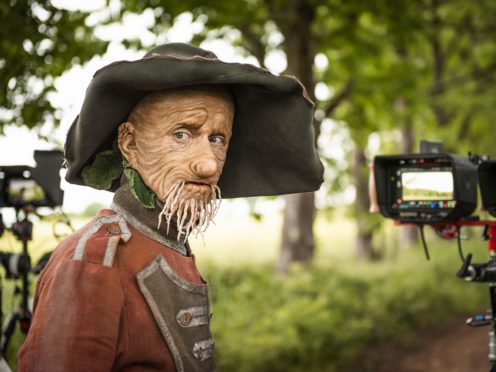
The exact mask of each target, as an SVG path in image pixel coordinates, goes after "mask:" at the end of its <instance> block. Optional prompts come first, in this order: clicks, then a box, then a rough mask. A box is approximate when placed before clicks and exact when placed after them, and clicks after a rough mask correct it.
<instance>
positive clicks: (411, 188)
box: [374, 153, 496, 224]
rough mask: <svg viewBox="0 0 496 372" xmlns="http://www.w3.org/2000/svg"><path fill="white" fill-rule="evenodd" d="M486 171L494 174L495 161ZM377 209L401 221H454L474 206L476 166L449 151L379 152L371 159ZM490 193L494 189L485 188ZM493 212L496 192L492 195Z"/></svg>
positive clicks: (475, 202) (466, 213)
mask: <svg viewBox="0 0 496 372" xmlns="http://www.w3.org/2000/svg"><path fill="white" fill-rule="evenodd" d="M494 170H495V172H494V176H493V173H492V169H491V170H488V172H489V173H491V177H496V164H495V167H494ZM374 178H375V185H376V193H377V203H378V206H379V210H380V212H381V214H382V215H383V216H384V217H388V218H392V219H395V220H398V221H400V222H404V223H418V224H433V223H438V222H443V221H456V220H459V219H460V218H463V217H467V216H469V215H470V214H472V213H473V211H474V210H475V207H476V205H477V184H478V172H477V165H476V164H474V162H472V161H471V160H470V159H469V158H466V157H461V156H458V155H453V154H449V153H421V154H404V155H382V156H376V157H375V159H374ZM488 193H489V194H491V195H492V194H493V193H494V192H491V191H488ZM493 204H494V208H495V211H496V195H495V198H494V203H493Z"/></svg>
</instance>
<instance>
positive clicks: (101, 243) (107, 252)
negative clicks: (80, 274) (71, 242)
mask: <svg viewBox="0 0 496 372" xmlns="http://www.w3.org/2000/svg"><path fill="white" fill-rule="evenodd" d="M130 238H131V231H130V230H129V228H128V226H127V223H126V221H125V220H124V217H122V216H121V215H120V214H113V215H110V216H100V217H97V218H96V219H95V222H94V223H93V224H92V225H90V226H89V227H88V228H87V229H86V230H85V231H84V232H83V233H82V235H81V237H80V238H79V240H78V242H77V243H76V247H75V249H74V256H73V259H74V260H76V261H85V262H92V263H98V264H102V265H103V266H107V267H112V264H113V262H114V257H115V252H116V249H117V245H118V244H119V242H121V241H122V242H124V243H126V242H127V241H128V240H129V239H130Z"/></svg>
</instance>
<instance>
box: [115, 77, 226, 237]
mask: <svg viewBox="0 0 496 372" xmlns="http://www.w3.org/2000/svg"><path fill="white" fill-rule="evenodd" d="M233 117H234V105H233V103H232V100H231V98H230V96H229V95H228V94H226V93H225V92H224V91H222V90H219V89H212V88H209V87H189V88H181V89H177V90H169V91H161V92H156V93H150V94H148V95H147V96H145V98H143V99H142V100H141V101H140V102H139V103H138V104H137V105H136V107H135V108H134V109H133V111H132V112H131V114H130V115H129V119H128V122H125V123H123V124H121V126H120V127H119V136H118V143H119V148H120V150H121V152H122V154H123V155H124V157H125V158H126V159H127V160H128V162H129V164H130V166H131V167H132V168H134V169H135V170H136V171H138V173H139V174H140V175H141V177H142V179H143V181H144V182H145V184H146V185H147V186H148V187H149V188H150V189H151V190H152V191H153V192H154V193H155V194H156V195H157V198H158V199H159V200H160V201H161V202H163V203H164V205H165V206H164V211H163V215H164V216H165V217H166V220H167V222H168V223H169V222H170V218H171V216H172V215H174V214H177V217H178V226H179V228H181V226H182V224H181V220H183V223H184V222H185V221H186V222H187V224H189V225H195V224H199V225H200V226H201V224H202V223H203V224H205V223H207V224H208V221H209V220H210V219H211V217H212V214H213V213H214V212H215V209H216V206H215V199H216V198H217V197H219V198H220V193H219V192H218V191H217V190H218V188H217V186H216V184H217V182H218V180H219V177H220V175H221V172H222V167H223V166H224V161H225V158H226V152H227V147H228V144H229V140H230V138H231V133H232V122H233ZM212 202H213V203H212ZM166 207H167V208H166ZM189 230H191V229H189ZM179 233H180V234H181V231H179ZM188 233H189V231H186V232H184V234H185V235H187V234H188Z"/></svg>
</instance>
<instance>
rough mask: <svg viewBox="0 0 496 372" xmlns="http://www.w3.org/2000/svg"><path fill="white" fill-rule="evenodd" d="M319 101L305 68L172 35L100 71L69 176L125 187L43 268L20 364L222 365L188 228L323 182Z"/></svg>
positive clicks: (79, 367) (65, 367) (69, 154)
mask: <svg viewBox="0 0 496 372" xmlns="http://www.w3.org/2000/svg"><path fill="white" fill-rule="evenodd" d="M312 111H313V103H312V101H311V100H310V99H309V98H308V96H307V94H306V91H305V88H304V87H303V86H302V85H301V84H300V83H299V82H298V80H296V79H295V78H293V77H288V76H275V75H273V74H271V73H269V72H268V71H266V70H264V69H261V68H258V67H255V66H252V65H248V64H239V63H225V62H222V61H220V60H219V59H217V57H216V56H215V54H213V53H211V52H209V51H205V50H203V49H200V48H197V47H194V46H191V45H188V44H180V43H177V44H167V45H163V46H160V47H157V48H155V49H153V50H152V51H151V52H149V53H147V54H146V55H145V56H144V57H143V59H140V60H137V61H120V62H115V63H112V64H110V65H108V66H106V67H104V68H102V69H101V70H99V71H98V72H97V73H96V74H95V76H94V77H93V79H92V81H91V83H90V85H89V87H88V89H87V92H86V96H85V99H84V103H83V106H82V109H81V112H80V114H79V116H78V117H77V118H76V120H75V121H74V123H73V124H72V126H71V128H70V129H69V132H68V135H67V141H66V149H65V157H66V163H67V175H66V178H67V180H68V181H69V182H72V183H75V184H79V185H87V186H90V187H94V188H97V189H105V190H110V191H114V192H115V196H114V200H113V203H112V205H111V206H110V208H109V209H104V210H102V211H101V212H100V213H99V214H98V215H97V216H96V217H95V218H94V219H93V220H92V221H91V222H89V223H88V224H87V225H86V226H84V227H83V228H81V229H80V230H78V231H77V232H75V233H74V234H72V235H71V236H69V237H68V238H66V239H65V240H64V241H62V242H61V244H60V245H59V246H58V247H57V249H56V250H55V251H54V253H53V255H52V257H51V259H50V261H49V263H48V265H47V267H46V268H45V270H44V271H43V272H42V274H41V276H40V278H39V280H38V283H37V290H36V296H35V302H34V317H33V322H32V325H31V329H30V331H29V334H28V336H27V338H26V340H25V342H24V344H23V345H22V347H21V349H20V351H19V371H52V372H53V371H142V370H150V371H213V370H214V369H215V363H214V358H213V356H214V341H213V339H212V335H211V333H210V326H209V323H210V317H211V310H210V305H209V300H208V285H207V283H206V282H205V281H204V280H203V279H202V277H201V276H200V274H199V273H198V270H197V268H196V266H195V261H194V256H193V254H192V253H191V249H190V246H189V245H188V241H187V238H188V236H189V235H190V234H191V233H200V234H201V233H202V232H203V231H204V230H205V229H206V228H207V226H208V224H209V223H210V222H211V221H212V218H213V216H214V215H215V213H216V211H217V210H218V206H219V203H220V200H221V196H222V197H224V198H234V197H245V196H259V195H280V194H287V193H296V192H308V191H313V190H316V189H318V188H319V186H320V184H321V182H322V164H321V163H320V160H319V158H318V156H317V154H316V151H315V146H314V134H313V130H312V125H311V123H312Z"/></svg>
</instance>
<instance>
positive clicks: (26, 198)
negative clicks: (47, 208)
mask: <svg viewBox="0 0 496 372" xmlns="http://www.w3.org/2000/svg"><path fill="white" fill-rule="evenodd" d="M45 200H46V195H45V193H44V192H43V189H42V188H41V186H40V185H39V184H38V183H37V182H36V181H35V180H34V179H22V178H11V179H10V180H9V186H8V189H7V202H8V203H10V204H12V205H24V204H38V203H42V202H44V201H45Z"/></svg>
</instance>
